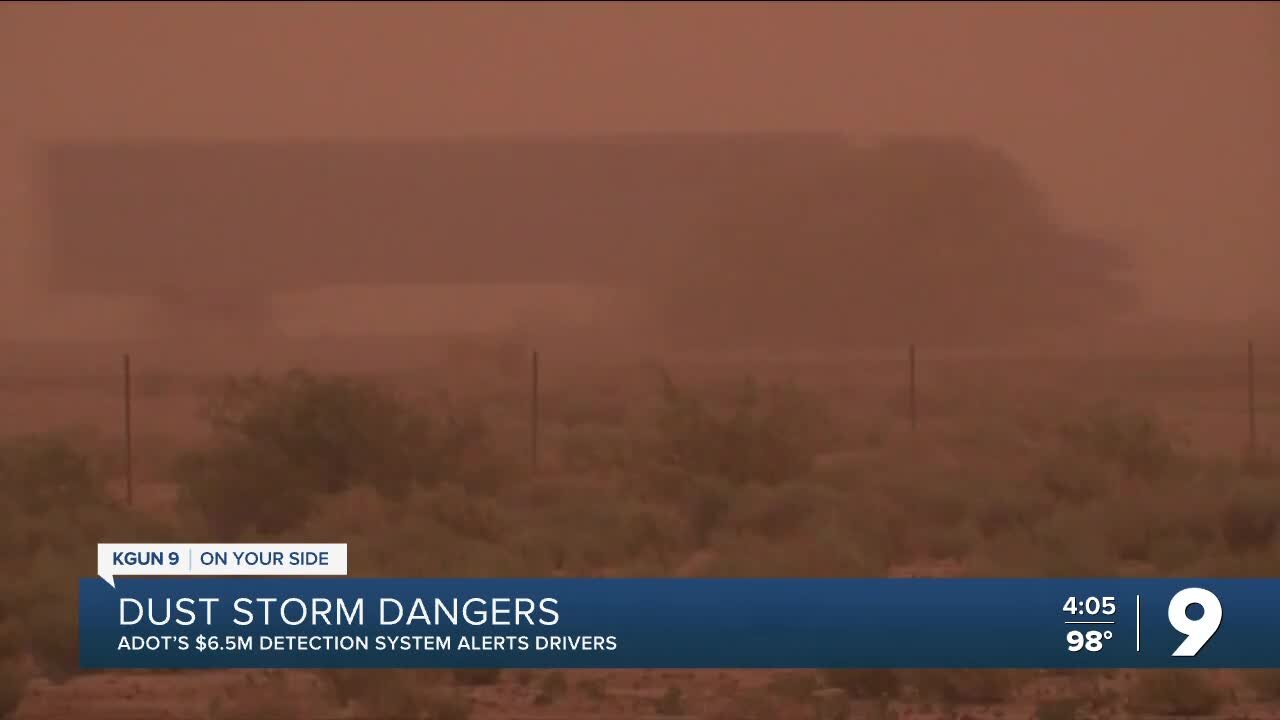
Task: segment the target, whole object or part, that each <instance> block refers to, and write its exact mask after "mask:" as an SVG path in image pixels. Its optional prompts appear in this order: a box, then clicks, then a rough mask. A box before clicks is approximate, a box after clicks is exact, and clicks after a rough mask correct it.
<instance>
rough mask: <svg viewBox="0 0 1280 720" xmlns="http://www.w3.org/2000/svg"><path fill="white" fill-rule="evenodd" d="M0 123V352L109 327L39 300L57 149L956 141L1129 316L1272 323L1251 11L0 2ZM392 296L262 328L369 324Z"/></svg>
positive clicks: (1272, 136)
mask: <svg viewBox="0 0 1280 720" xmlns="http://www.w3.org/2000/svg"><path fill="white" fill-rule="evenodd" d="M0 106H3V107H4V108H6V109H7V111H5V112H0V168H2V169H0V210H2V212H0V299H2V302H0V304H2V305H3V307H5V310H4V311H3V312H0V336H14V337H32V336H39V335H44V336H81V335H110V334H111V331H112V329H113V328H115V329H118V328H120V327H127V326H128V324H129V322H130V319H129V318H130V313H131V312H132V310H131V306H130V304H129V303H128V302H127V301H125V300H118V299H114V300H113V299H107V298H97V297H84V298H75V297H56V296H51V295H49V294H48V292H47V290H46V287H45V284H44V280H43V277H42V273H43V271H44V267H45V265H44V263H45V255H44V254H43V253H44V251H45V249H44V248H43V247H42V245H41V243H40V239H39V237H38V228H39V220H38V218H39V215H38V212H39V210H38V208H39V203H40V193H39V191H38V189H37V187H36V186H35V184H34V182H33V179H32V178H31V176H30V168H31V167H32V166H33V161H34V159H35V158H36V153H37V152H38V151H39V148H40V147H41V146H42V144H44V143H47V142H50V141H56V140H66V139H93V140H108V141H110V140H119V139H133V140H146V139H150V138H196V139H200V138H212V139H218V138H226V139H241V140H254V139H272V138H336V139H342V138H383V137H391V138H423V137H457V136H546V135H557V136H565V135H568V136H573V135H582V134H615V133H637V132H639V133H652V132H710V133H716V132H771V131H817V132H835V133H840V134H842V135H845V136H849V137H852V138H855V139H875V138H879V137H882V136H886V135H941V136H965V137H973V138H976V139H978V140H980V141H982V142H984V143H988V144H991V145H994V146H996V147H999V148H1001V149H1003V150H1005V151H1006V152H1007V153H1008V154H1010V155H1011V156H1012V157H1014V158H1015V159H1016V160H1017V161H1019V162H1020V163H1022V164H1023V165H1025V166H1026V168H1027V169H1028V170H1029V172H1030V173H1031V174H1032V176H1033V177H1034V179H1035V180H1036V181H1037V182H1038V183H1040V184H1041V185H1043V186H1044V188H1045V189H1046V190H1047V192H1048V194H1049V197H1050V198H1051V200H1052V202H1053V205H1054V208H1055V210H1056V212H1057V214H1058V215H1059V216H1061V217H1062V218H1063V219H1064V220H1065V221H1066V222H1067V223H1068V224H1070V225H1073V226H1078V227H1080V228H1082V229H1085V230H1089V231H1096V232H1100V233H1104V234H1106V235H1108V236H1109V237H1111V238H1112V239H1114V240H1117V241H1119V242H1121V243H1122V244H1123V245H1125V246H1126V247H1127V248H1129V249H1131V250H1132V251H1133V253H1134V256H1135V261H1136V263H1137V271H1136V272H1137V279H1138V284H1139V286H1140V289H1141V290H1142V292H1143V295H1144V296H1145V299H1146V300H1147V305H1148V307H1149V309H1150V310H1151V311H1152V312H1153V313H1156V314H1159V315H1162V316H1170V317H1175V318H1184V319H1188V320H1196V321H1212V322H1222V323H1243V322H1247V321H1248V320H1249V318H1250V317H1251V316H1253V315H1255V313H1257V312H1261V311H1269V312H1275V311H1276V309H1277V308H1280V292H1277V290H1276V288H1275V285H1274V282H1273V281H1272V279H1271V277H1270V276H1271V275H1272V274H1273V273H1274V268H1276V267H1280V242H1277V240H1278V239H1280V169H1278V168H1280V8H1278V7H1276V6H1275V5H1268V4H1234V5H1224V4H1215V5H1214V6H1210V5H1208V4H1179V5H1163V6H1162V5H1154V4H1152V5H1137V4H1130V5H1109V6H1106V7H1099V6H1096V5H1091V6H1087V7H1086V6H1074V5H1067V4H1044V5H1030V4H1028V5H1017V6H1003V5H1002V6H997V5H995V4H968V5H958V4H957V5H946V6H944V5H936V4H935V5H929V4H911V5H907V4H904V5H887V4H866V5H852V4H850V5H786V6H782V5H774V4H753V5H742V6H736V7H721V6H718V5H716V6H713V5H710V4H688V5H673V6H667V5H639V4H623V5H577V4H574V5H567V4H561V5H551V6H540V7H536V8H527V7H524V6H521V7H520V8H515V7H503V6H495V5H451V4H443V5H430V6H427V5H371V4H361V5H360V6H359V7H358V8H357V6H354V5H351V4H323V5H320V4H311V5H303V4H298V5H289V6H287V7H286V6H278V5H214V4H195V5H182V6H176V5H168V6H165V5H160V6H154V5H142V4H113V5H105V6H101V7H99V6H94V5H89V4H49V5H37V4H23V3H7V4H4V5H0ZM411 295H412V293H407V291H406V290H405V289H403V288H392V289H389V291H388V292H386V293H381V294H380V293H378V292H374V291H373V289H369V288H365V289H363V290H362V291H360V292H344V291H339V290H335V291H332V292H328V293H320V294H318V295H316V296H315V297H313V298H311V299H310V300H307V301H305V302H293V303H292V307H291V308H286V309H285V312H284V313H283V314H284V315H289V314H290V312H292V314H293V315H294V316H298V317H299V318H300V319H302V320H304V321H305V320H306V319H307V318H306V316H309V315H311V314H312V313H315V314H317V315H320V316H325V317H328V318H330V319H333V318H338V317H339V315H345V317H346V322H347V323H350V324H359V323H361V322H362V320H361V319H360V318H361V317H362V316H363V317H365V318H369V317H374V316H376V317H378V318H381V319H382V321H384V325H385V326H387V327H394V326H395V322H394V320H388V313H389V312H390V311H389V310H388V307H387V306H388V305H394V306H395V308H394V309H395V311H396V312H400V313H403V314H406V315H408V314H412V313H413V312H415V310H414V308H413V304H414V303H413V301H411V300H410V299H409V298H410V296H411ZM428 295H429V293H428V294H423V295H420V296H419V297H423V298H425V297H427V296H428ZM379 297H381V299H379ZM389 298H395V299H394V300H393V301H392V302H387V300H388V299H389ZM284 300H286V301H288V298H284ZM290 302H291V301H290ZM307 308H311V309H307ZM500 312H501V311H500ZM392 314H394V313H392ZM312 319H314V317H313V318H312ZM122 323H123V325H122ZM301 324H302V325H304V326H306V325H308V323H307V322H302V323H301ZM312 325H313V326H314V324H312Z"/></svg>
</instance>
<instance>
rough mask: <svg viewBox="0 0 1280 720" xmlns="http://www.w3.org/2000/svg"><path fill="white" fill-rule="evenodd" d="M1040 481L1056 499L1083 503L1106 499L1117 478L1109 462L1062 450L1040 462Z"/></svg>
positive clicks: (1075, 450)
mask: <svg viewBox="0 0 1280 720" xmlns="http://www.w3.org/2000/svg"><path fill="white" fill-rule="evenodd" d="M1039 479H1040V484H1041V487H1043V488H1044V490H1046V491H1047V492H1048V494H1049V496H1050V497H1052V498H1054V499H1055V500H1057V501H1060V502H1065V503H1072V504H1084V503H1088V502H1092V501H1095V500H1098V499H1100V498H1103V497H1104V496H1106V495H1107V493H1108V492H1109V491H1110V490H1111V489H1112V488H1113V487H1114V486H1115V484H1116V480H1117V479H1118V478H1117V474H1116V471H1115V469H1114V466H1113V465H1111V464H1110V463H1109V462H1108V461H1107V460H1106V459H1104V458H1100V457H1098V456H1096V455H1092V454H1087V453H1081V452H1079V451H1078V450H1077V449H1069V448H1063V449H1061V450H1059V451H1058V452H1055V453H1053V454H1051V455H1050V456H1049V457H1047V458H1045V459H1044V460H1043V461H1042V462H1041V464H1040V467H1039Z"/></svg>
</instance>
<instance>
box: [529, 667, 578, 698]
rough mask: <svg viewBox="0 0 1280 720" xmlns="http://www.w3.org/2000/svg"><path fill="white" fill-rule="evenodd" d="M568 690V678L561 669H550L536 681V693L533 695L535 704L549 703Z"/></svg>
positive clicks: (562, 695)
mask: <svg viewBox="0 0 1280 720" xmlns="http://www.w3.org/2000/svg"><path fill="white" fill-rule="evenodd" d="M568 692H569V680H568V678H567V677H566V676H565V674H564V671H563V670H552V671H551V672H548V673H546V674H545V675H543V676H542V680H541V681H540V682H539V683H538V694H537V695H534V697H533V703H534V704H535V705H550V704H552V703H554V702H556V701H557V700H559V699H560V698H562V697H564V696H565V694H566V693H568Z"/></svg>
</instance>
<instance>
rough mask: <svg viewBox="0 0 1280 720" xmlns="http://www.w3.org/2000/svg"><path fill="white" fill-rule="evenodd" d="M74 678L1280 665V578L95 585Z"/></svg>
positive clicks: (85, 588)
mask: <svg viewBox="0 0 1280 720" xmlns="http://www.w3.org/2000/svg"><path fill="white" fill-rule="evenodd" d="M80 664H81V666H82V667H83V668H85V669H108V668H465V667H486V668H552V667H556V668H821V667H846V668H1141V667H1220V668H1227V667H1236V668H1246V667H1280V580H1102V579H1094V580H1057V579H1055V580H969V579H901V580H898V579H892V580H891V579H856V580H855V579H850V580H845V579H796V580H790V579H669V580H658V579H540V580H497V579H483V580H462V579H447V580H446V579H359V578H346V577H338V578H234V579H227V578H181V579H176V578H120V579H118V580H117V582H116V587H114V588H113V587H111V586H110V585H108V584H107V583H106V582H104V581H103V580H101V579H98V578H92V579H85V580H81V582H80Z"/></svg>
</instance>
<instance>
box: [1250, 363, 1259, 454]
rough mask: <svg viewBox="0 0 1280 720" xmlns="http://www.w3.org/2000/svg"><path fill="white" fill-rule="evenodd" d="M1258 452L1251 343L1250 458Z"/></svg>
mask: <svg viewBox="0 0 1280 720" xmlns="http://www.w3.org/2000/svg"><path fill="white" fill-rule="evenodd" d="M1257 452H1258V422H1257V405H1256V404H1255V401H1254V380H1253V341H1252V340H1250V341H1249V457H1250V458H1254V457H1257Z"/></svg>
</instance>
